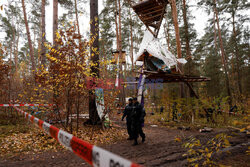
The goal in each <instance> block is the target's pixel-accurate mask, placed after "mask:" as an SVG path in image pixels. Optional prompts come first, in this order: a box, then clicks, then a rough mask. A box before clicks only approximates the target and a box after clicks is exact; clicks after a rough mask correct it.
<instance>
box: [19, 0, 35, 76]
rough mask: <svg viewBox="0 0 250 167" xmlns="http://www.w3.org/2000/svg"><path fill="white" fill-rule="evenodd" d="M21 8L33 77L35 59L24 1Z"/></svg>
mask: <svg viewBox="0 0 250 167" xmlns="http://www.w3.org/2000/svg"><path fill="white" fill-rule="evenodd" d="M22 7H23V15H24V22H25V27H26V32H27V38H28V43H29V53H30V59H31V65H32V66H31V67H32V73H33V75H34V74H35V71H36V67H35V59H34V50H33V46H32V41H31V37H30V29H29V24H28V20H27V15H26V8H25V4H24V0H22Z"/></svg>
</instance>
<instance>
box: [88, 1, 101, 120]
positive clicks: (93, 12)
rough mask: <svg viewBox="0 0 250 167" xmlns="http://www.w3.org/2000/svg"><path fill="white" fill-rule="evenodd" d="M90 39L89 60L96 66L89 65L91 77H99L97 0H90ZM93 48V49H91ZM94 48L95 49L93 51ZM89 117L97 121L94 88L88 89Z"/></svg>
mask: <svg viewBox="0 0 250 167" xmlns="http://www.w3.org/2000/svg"><path fill="white" fill-rule="evenodd" d="M90 22H91V25H90V39H91V41H92V40H93V43H91V46H90V48H91V49H90V55H91V60H92V62H93V63H94V64H97V66H92V67H91V73H92V74H93V77H99V20H98V0H90ZM92 48H95V49H92ZM94 50H95V51H94ZM89 118H90V121H91V123H92V124H96V123H97V122H98V121H99V116H98V113H97V109H96V102H95V93H94V90H90V91H89Z"/></svg>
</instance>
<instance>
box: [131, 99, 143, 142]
mask: <svg viewBox="0 0 250 167" xmlns="http://www.w3.org/2000/svg"><path fill="white" fill-rule="evenodd" d="M145 114H146V113H145V110H144V112H143V108H142V106H141V104H140V103H139V102H138V101H137V98H136V97H135V98H134V99H133V110H132V115H131V118H132V126H131V128H132V133H133V139H134V144H133V145H138V142H137V138H138V136H139V134H140V136H141V138H142V142H145V137H146V136H145V134H144V133H143V130H142V125H143V123H144V117H145Z"/></svg>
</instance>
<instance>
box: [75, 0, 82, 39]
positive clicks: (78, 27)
mask: <svg viewBox="0 0 250 167" xmlns="http://www.w3.org/2000/svg"><path fill="white" fill-rule="evenodd" d="M75 11H76V24H77V30H78V35H80V34H81V33H80V26H79V19H78V10H77V0H75ZM80 40H81V38H80Z"/></svg>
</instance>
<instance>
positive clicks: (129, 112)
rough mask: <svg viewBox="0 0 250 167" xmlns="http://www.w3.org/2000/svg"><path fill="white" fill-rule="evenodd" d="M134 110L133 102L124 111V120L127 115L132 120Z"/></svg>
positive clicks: (127, 118)
mask: <svg viewBox="0 0 250 167" xmlns="http://www.w3.org/2000/svg"><path fill="white" fill-rule="evenodd" d="M132 110H133V104H128V105H127V106H126V107H125V109H124V111H123V116H122V120H123V119H124V118H125V117H126V120H127V121H129V120H131V117H132Z"/></svg>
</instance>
